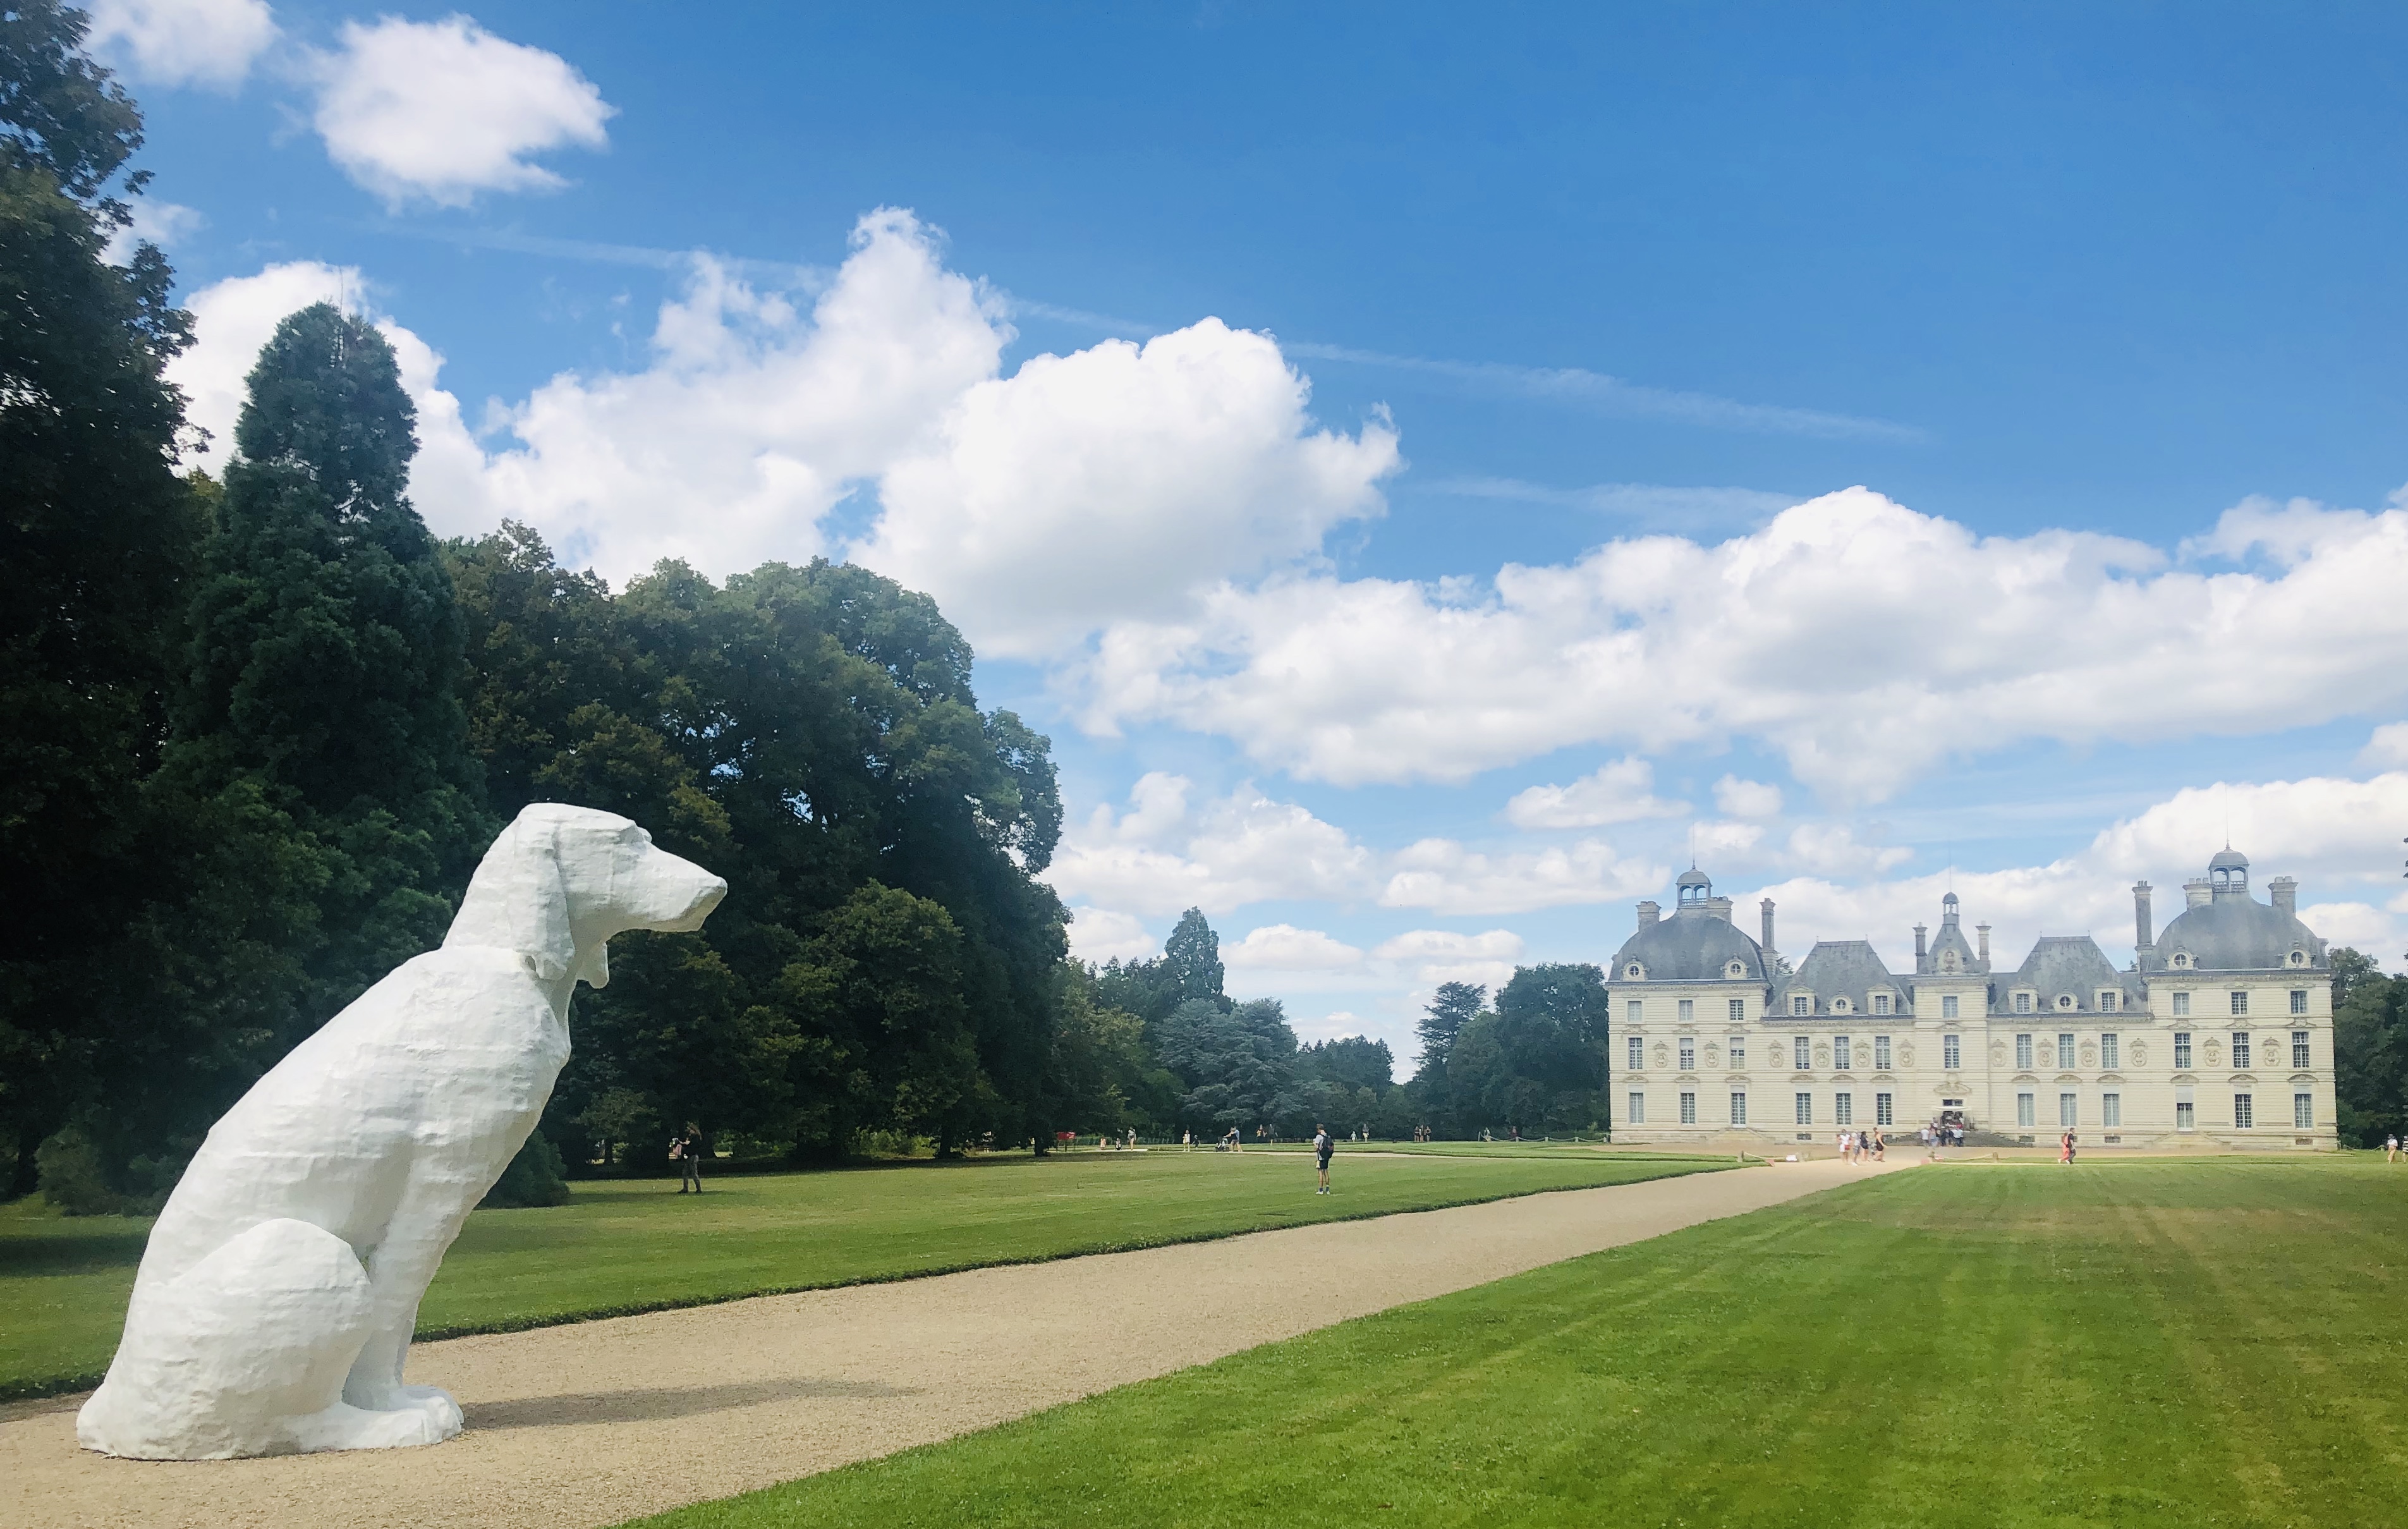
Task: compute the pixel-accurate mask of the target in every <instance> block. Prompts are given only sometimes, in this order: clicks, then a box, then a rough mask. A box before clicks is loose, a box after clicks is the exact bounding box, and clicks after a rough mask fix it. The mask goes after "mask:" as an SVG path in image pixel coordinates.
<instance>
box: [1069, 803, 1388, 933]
mask: <svg viewBox="0 0 2408 1529" xmlns="http://www.w3.org/2000/svg"><path fill="white" fill-rule="evenodd" d="M1193 790H1194V787H1193V783H1192V782H1190V781H1189V780H1188V779H1186V778H1185V777H1183V776H1176V775H1169V774H1166V773H1164V772H1161V771H1155V772H1154V773H1152V774H1149V775H1147V776H1145V777H1143V778H1142V779H1140V780H1139V781H1138V783H1137V785H1136V786H1135V787H1134V788H1132V789H1131V791H1130V793H1129V805H1128V807H1126V808H1125V810H1123V811H1120V812H1115V811H1113V809H1112V808H1111V807H1110V806H1108V805H1107V806H1100V807H1097V808H1096V809H1095V811H1094V812H1093V813H1092V814H1090V815H1089V816H1088V817H1087V818H1086V819H1085V820H1084V821H1083V822H1074V823H1072V824H1071V825H1070V827H1069V830H1068V832H1067V833H1065V834H1064V835H1063V838H1062V847H1061V848H1060V849H1059V850H1056V851H1055V853H1054V863H1053V865H1051V866H1049V867H1048V868H1047V870H1046V872H1045V879H1046V880H1047V881H1048V882H1050V883H1051V884H1052V885H1053V887H1054V890H1055V891H1056V892H1058V893H1061V894H1062V895H1063V896H1065V897H1078V898H1084V899H1087V900H1089V901H1092V902H1094V903H1097V904H1098V905H1101V906H1104V907H1116V908H1125V909H1129V910H1132V911H1135V912H1139V913H1156V914H1160V913H1175V912H1177V911H1179V910H1181V909H1183V908H1187V907H1200V908H1202V909H1203V910H1204V911H1205V912H1207V913H1226V912H1227V911H1229V910H1231V909H1233V908H1238V907H1244V906H1245V905H1246V904H1248V903H1257V902H1265V901H1269V900H1270V899H1273V898H1325V899H1330V900H1334V901H1350V900H1353V899H1355V898H1357V897H1360V896H1363V895H1365V894H1366V893H1368V892H1369V891H1370V890H1371V888H1372V887H1373V886H1374V885H1375V883H1374V881H1373V880H1372V877H1371V855H1370V851H1369V850H1365V849H1364V848H1363V847H1362V846H1361V845H1359V844H1356V843H1355V841H1354V840H1353V839H1352V838H1351V837H1349V836H1348V835H1347V834H1346V832H1345V831H1344V830H1343V829H1340V828H1338V827H1336V826H1335V825H1333V824H1330V823H1326V822H1322V821H1321V820H1320V819H1319V818H1316V817H1314V816H1313V815H1312V813H1311V812H1309V811H1307V810H1306V809H1305V808H1303V807H1298V806H1297V805H1296V804H1295V803H1292V802H1274V801H1272V800H1271V799H1270V798H1269V797H1268V796H1265V795H1264V794H1263V793H1261V792H1259V791H1256V790H1255V789H1254V787H1252V786H1240V787H1239V788H1238V789H1237V790H1236V791H1233V792H1231V793H1229V794H1228V795H1226V796H1224V797H1218V798H1212V799H1208V800H1206V801H1203V802H1201V803H1191V802H1190V800H1189V796H1190V793H1192V791H1193Z"/></svg>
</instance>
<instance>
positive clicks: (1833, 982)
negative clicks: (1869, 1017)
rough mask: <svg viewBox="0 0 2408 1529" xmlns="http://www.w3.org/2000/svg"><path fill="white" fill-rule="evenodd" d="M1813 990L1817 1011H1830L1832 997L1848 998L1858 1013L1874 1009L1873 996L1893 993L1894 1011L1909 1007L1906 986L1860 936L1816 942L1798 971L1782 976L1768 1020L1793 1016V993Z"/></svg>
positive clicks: (1769, 1007)
mask: <svg viewBox="0 0 2408 1529" xmlns="http://www.w3.org/2000/svg"><path fill="white" fill-rule="evenodd" d="M1793 993H1811V994H1812V995H1813V999H1814V1009H1813V1011H1814V1012H1815V1013H1816V1014H1828V1013H1830V1012H1831V1000H1832V999H1834V998H1845V999H1847V1000H1848V1006H1849V1007H1850V1008H1852V1009H1854V1010H1855V1011H1856V1013H1858V1014H1870V1013H1871V1012H1872V1009H1873V1006H1872V995H1873V994H1874V993H1889V994H1890V995H1891V1001H1892V1003H1893V1005H1894V1006H1895V1011H1897V1012H1903V1011H1904V1010H1905V1008H1906V1007H1907V1005H1908V1002H1909V999H1908V996H1907V985H1906V984H1905V983H1904V982H1901V981H1899V979H1898V978H1896V977H1895V976H1893V975H1891V972H1890V969H1889V967H1888V966H1886V965H1884V964H1883V962H1882V958H1881V955H1880V953H1879V952H1877V951H1876V950H1874V949H1873V948H1872V946H1871V943H1870V942H1868V941H1865V940H1860V939H1826V940H1817V941H1815V942H1814V949H1813V950H1810V951H1808V952H1807V953H1806V959H1805V960H1804V961H1802V962H1800V963H1799V965H1798V970H1797V971H1796V972H1794V973H1792V974H1791V975H1790V976H1788V977H1785V978H1784V979H1781V982H1780V985H1779V986H1777V987H1775V988H1774V989H1773V991H1772V1001H1771V1002H1770V1004H1768V1005H1766V1006H1765V1011H1764V1012H1765V1018H1767V1019H1769V1020H1786V1019H1794V1018H1797V1017H1798V1016H1796V1015H1793V1014H1791V1013H1790V1011H1789V1009H1790V1002H1789V1000H1790V997H1791V995H1792V994H1793Z"/></svg>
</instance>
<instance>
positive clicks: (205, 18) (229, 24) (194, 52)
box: [84, 0, 277, 90]
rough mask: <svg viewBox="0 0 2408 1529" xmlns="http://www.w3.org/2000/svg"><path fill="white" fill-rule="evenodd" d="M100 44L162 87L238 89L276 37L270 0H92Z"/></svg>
mask: <svg viewBox="0 0 2408 1529" xmlns="http://www.w3.org/2000/svg"><path fill="white" fill-rule="evenodd" d="M84 8H85V10H86V11H87V13H88V14H90V16H91V17H92V32H91V34H90V43H91V46H92V48H93V51H94V52H96V53H98V54H100V55H101V56H102V57H104V58H107V59H108V60H109V61H111V62H112V63H117V64H123V65H124V66H125V67H126V69H127V70H128V71H129V72H130V73H132V74H134V75H136V77H138V78H140V79H145V80H148V81H150V83H152V84H157V85H204V86H208V87H210V88H213V89H217V90H232V89H233V88H234V87H235V86H236V85H238V84H240V83H241V82H242V79H243V77H244V76H245V75H247V74H249V73H250V72H251V62H252V61H253V60H255V59H257V58H258V57H259V55H260V54H262V53H264V52H265V51H266V50H267V49H268V47H269V46H270V45H271V44H273V43H274V42H275V41H276V36H277V32H276V16H275V12H274V11H272V10H271V9H269V7H268V6H267V4H266V0H90V3H89V4H88V5H87V6H86V7H84Z"/></svg>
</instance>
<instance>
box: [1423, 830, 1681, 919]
mask: <svg viewBox="0 0 2408 1529" xmlns="http://www.w3.org/2000/svg"><path fill="white" fill-rule="evenodd" d="M1393 864H1394V865H1395V869H1394V871H1393V872H1392V874H1391V875H1390V876H1389V878H1388V884H1387V886H1386V888H1385V889H1384V890H1383V891H1382V892H1381V893H1380V902H1381V905H1382V906H1383V907H1426V908H1429V909H1431V910H1432V911H1434V912H1438V913H1443V914H1486V913H1525V912H1527V911H1529V910H1530V909H1532V908H1540V907H1564V906H1566V905H1568V904H1575V903H1605V902H1612V901H1613V900H1614V899H1616V898H1618V897H1630V896H1636V895H1638V894H1639V893H1641V892H1644V891H1646V890H1647V889H1649V888H1652V887H1654V886H1656V885H1657V884H1658V883H1660V882H1661V881H1662V880H1663V879H1664V878H1665V876H1666V875H1667V874H1668V873H1667V871H1666V870H1665V868H1664V867H1663V866H1662V865H1647V864H1644V863H1642V862H1640V861H1637V860H1625V859H1623V858H1622V857H1620V856H1619V855H1617V854H1615V853H1614V851H1613V846H1611V845H1609V844H1607V843H1606V842H1605V841H1604V840H1602V839H1583V840H1581V841H1580V842H1578V843H1577V844H1573V845H1570V846H1569V847H1563V846H1556V847H1551V848H1548V849H1545V850H1536V851H1531V852H1524V853H1516V854H1501V855H1490V854H1484V853H1481V852H1479V851H1477V850H1468V849H1466V848H1465V847H1464V846H1463V845H1461V844H1459V843H1457V842H1456V841H1455V840H1454V839H1442V838H1429V839H1423V840H1422V841H1421V842H1420V843H1418V844H1414V845H1412V846H1410V847H1408V848H1406V849H1404V850H1399V851H1398V853H1397V855H1396V857H1395V859H1394V862H1393Z"/></svg>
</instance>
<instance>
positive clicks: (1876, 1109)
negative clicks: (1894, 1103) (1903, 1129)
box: [1873, 1093, 1898, 1125]
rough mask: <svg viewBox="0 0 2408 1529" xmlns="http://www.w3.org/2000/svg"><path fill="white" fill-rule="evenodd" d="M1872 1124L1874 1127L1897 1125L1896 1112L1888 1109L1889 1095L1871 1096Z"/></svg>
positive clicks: (1878, 1094) (1877, 1094)
mask: <svg viewBox="0 0 2408 1529" xmlns="http://www.w3.org/2000/svg"><path fill="white" fill-rule="evenodd" d="M1873 1123H1874V1124H1875V1125H1896V1124H1897V1123H1898V1119H1897V1112H1896V1111H1895V1110H1893V1109H1892V1108H1891V1107H1890V1100H1889V1095H1888V1094H1886V1093H1876V1094H1874V1095H1873Z"/></svg>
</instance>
